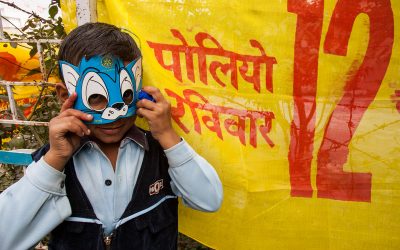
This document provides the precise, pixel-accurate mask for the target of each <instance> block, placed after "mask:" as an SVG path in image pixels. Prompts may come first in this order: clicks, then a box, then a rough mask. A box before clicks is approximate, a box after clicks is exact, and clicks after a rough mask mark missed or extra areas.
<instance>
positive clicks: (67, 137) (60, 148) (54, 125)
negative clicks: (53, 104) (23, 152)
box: [44, 93, 93, 171]
mask: <svg viewBox="0 0 400 250" xmlns="http://www.w3.org/2000/svg"><path fill="white" fill-rule="evenodd" d="M76 97H77V94H76V93H73V94H72V95H70V96H69V97H68V99H67V100H65V102H64V103H63V105H62V107H61V110H60V114H59V115H58V116H56V117H54V118H53V119H51V120H50V123H49V143H50V149H49V151H48V152H47V153H46V154H45V156H44V160H45V161H46V162H47V164H49V165H50V166H52V167H53V168H55V169H57V170H59V171H62V170H63V169H64V166H65V164H66V163H67V162H68V160H69V158H71V156H72V154H73V153H74V152H75V150H77V149H78V147H79V145H80V140H81V137H83V136H85V135H89V134H90V130H89V129H88V127H87V126H86V125H85V124H84V123H83V121H91V120H92V119H93V116H91V115H88V114H85V113H83V112H82V111H79V110H76V109H72V107H73V105H74V102H75V100H76Z"/></svg>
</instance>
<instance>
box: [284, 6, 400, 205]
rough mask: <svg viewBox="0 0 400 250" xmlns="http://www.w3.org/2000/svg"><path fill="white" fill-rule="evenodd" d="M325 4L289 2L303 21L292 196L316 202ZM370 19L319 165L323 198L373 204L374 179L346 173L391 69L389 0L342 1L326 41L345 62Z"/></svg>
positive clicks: (298, 39)
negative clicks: (358, 23) (353, 37)
mask: <svg viewBox="0 0 400 250" xmlns="http://www.w3.org/2000/svg"><path fill="white" fill-rule="evenodd" d="M323 9H324V1H323V0H316V1H307V0H298V1H295V0H289V1H288V10H289V11H290V12H293V13H296V14H297V15H298V20H297V32H296V43H295V58H294V85H293V95H294V102H295V110H294V118H293V122H292V125H291V141H290V148H289V171H290V183H291V187H292V190H291V195H292V196H298V197H311V196H312V193H313V190H312V187H311V179H310V169H311V161H312V152H313V145H314V133H315V105H316V102H315V97H316V90H317V75H318V54H319V50H320V39H321V31H322V22H323ZM361 13H365V14H367V15H368V17H369V21H370V32H369V33H370V39H369V44H368V48H367V51H366V54H365V57H364V60H363V63H362V64H361V66H360V67H359V69H358V70H357V71H355V73H352V74H351V77H349V80H347V82H346V85H345V88H344V95H343V97H342V98H341V100H340V101H339V103H338V104H337V106H336V108H335V110H334V111H333V112H332V114H331V116H330V118H329V121H328V123H327V126H326V128H325V134H324V137H323V140H322V144H321V147H320V149H319V152H318V159H317V165H318V168H317V189H318V197H321V198H329V199H335V200H346V201H364V202H369V201H371V174H370V173H353V172H345V171H343V166H344V164H345V163H346V161H347V156H348V153H349V148H348V146H349V143H350V141H351V139H352V136H353V135H354V133H355V130H356V129H357V127H358V125H359V123H360V120H361V118H362V116H363V114H364V112H365V111H366V110H367V108H368V106H369V105H370V104H371V102H372V101H373V100H374V98H375V96H376V93H377V92H378V89H379V87H380V85H381V83H382V80H383V78H384V76H385V74H386V70H387V67H388V65H389V61H390V57H391V54H392V47H393V40H394V20H393V12H392V9H391V5H390V0H358V1H356V0H339V1H338V2H337V4H336V7H335V10H334V13H333V14H332V20H331V22H330V24H329V29H328V33H327V35H326V39H325V44H324V52H325V53H330V54H335V55H339V56H346V54H347V45H348V41H349V38H350V34H351V32H352V28H353V24H354V21H355V19H356V17H357V16H358V15H359V14H361Z"/></svg>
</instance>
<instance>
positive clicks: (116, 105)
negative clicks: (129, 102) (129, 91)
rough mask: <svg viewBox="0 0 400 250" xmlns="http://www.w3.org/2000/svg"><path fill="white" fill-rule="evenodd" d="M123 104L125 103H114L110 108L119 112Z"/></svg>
mask: <svg viewBox="0 0 400 250" xmlns="http://www.w3.org/2000/svg"><path fill="white" fill-rule="evenodd" d="M124 104H125V103H123V102H117V103H114V104H113V105H112V106H111V107H112V108H114V109H117V110H120V109H121V108H122V107H123V106H124Z"/></svg>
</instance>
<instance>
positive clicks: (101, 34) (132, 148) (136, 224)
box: [0, 23, 222, 250]
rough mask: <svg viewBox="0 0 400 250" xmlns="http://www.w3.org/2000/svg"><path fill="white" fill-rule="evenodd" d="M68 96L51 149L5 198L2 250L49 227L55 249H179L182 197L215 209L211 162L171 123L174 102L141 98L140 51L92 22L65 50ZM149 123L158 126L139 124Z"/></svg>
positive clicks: (32, 240)
mask: <svg viewBox="0 0 400 250" xmlns="http://www.w3.org/2000/svg"><path fill="white" fill-rule="evenodd" d="M59 60H60V72H61V75H62V77H63V81H64V84H63V83H60V84H57V86H56V91H57V95H58V97H59V98H60V100H61V101H62V102H63V105H62V108H61V112H60V114H59V115H58V116H57V117H55V118H54V119H52V120H51V121H50V124H49V141H50V142H49V145H46V146H45V147H43V148H41V149H39V150H38V151H37V152H35V153H34V154H33V158H34V160H35V161H34V162H33V163H32V164H30V165H29V167H28V168H27V171H26V175H25V176H24V177H23V178H22V179H21V180H20V181H19V182H17V183H16V184H14V185H13V186H11V187H10V188H8V189H7V190H6V191H4V192H3V193H2V194H1V195H0V249H29V248H31V247H32V246H34V245H35V244H36V243H37V242H38V241H39V240H40V239H42V238H43V237H44V236H45V235H47V234H48V233H49V232H51V239H50V243H49V248H50V249H74V250H76V249H176V248H177V244H176V243H177V196H179V197H182V200H183V202H184V204H186V205H188V206H189V207H191V208H194V209H197V210H201V211H210V212H211V211H216V210H217V209H218V208H219V207H220V205H221V201H222V186H221V182H220V180H219V178H218V175H217V174H216V172H215V170H214V169H213V167H212V166H211V165H210V164H209V163H208V162H207V161H206V160H205V159H204V158H202V157H201V156H199V155H198V154H197V153H196V152H195V151H194V150H193V149H192V148H191V147H190V146H189V145H188V144H187V143H186V142H185V141H184V140H183V139H182V138H181V137H179V136H178V134H177V133H176V132H175V131H174V129H173V128H172V125H171V114H170V104H169V103H168V102H167V101H166V100H165V98H164V97H163V95H162V94H161V92H160V91H159V90H158V89H157V88H155V87H144V88H143V90H144V91H145V92H147V93H148V94H149V95H151V96H152V97H153V98H154V101H150V100H147V99H142V100H139V101H137V100H138V99H137V97H138V93H139V90H140V88H141V72H142V71H141V53H140V51H139V49H138V47H137V46H136V44H135V42H134V41H133V39H132V38H131V37H130V36H129V35H128V34H126V33H123V32H121V31H120V30H119V29H118V28H117V27H115V26H113V25H109V24H104V23H90V24H85V25H82V26H80V27H78V28H77V29H75V30H73V31H72V32H71V33H70V34H69V35H68V36H67V37H66V38H65V40H64V41H63V43H62V44H61V47H60V51H59ZM135 114H137V115H138V116H141V117H144V118H145V119H147V121H148V124H149V127H150V131H143V130H141V129H139V128H137V127H136V126H135V125H134V122H135V119H136V115H135Z"/></svg>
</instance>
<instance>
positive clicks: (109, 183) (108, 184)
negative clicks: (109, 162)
mask: <svg viewBox="0 0 400 250" xmlns="http://www.w3.org/2000/svg"><path fill="white" fill-rule="evenodd" d="M104 183H105V184H106V186H111V184H112V181H111V180H106V181H105V182H104Z"/></svg>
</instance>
